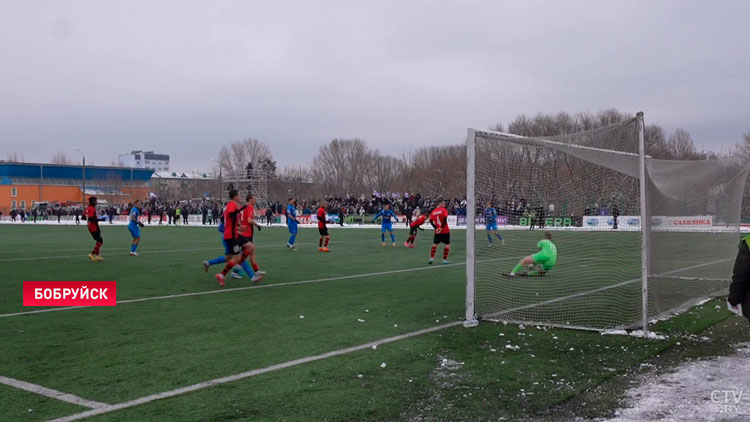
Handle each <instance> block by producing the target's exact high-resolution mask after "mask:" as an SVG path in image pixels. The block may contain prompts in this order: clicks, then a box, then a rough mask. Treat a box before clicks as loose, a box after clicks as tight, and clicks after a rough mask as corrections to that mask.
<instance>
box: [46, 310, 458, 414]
mask: <svg viewBox="0 0 750 422" xmlns="http://www.w3.org/2000/svg"><path fill="white" fill-rule="evenodd" d="M462 323H463V322H462V321H456V322H451V323H450V324H443V325H438V326H435V327H429V328H424V329H421V330H417V331H412V332H409V333H405V334H401V335H398V336H394V337H388V338H384V339H380V340H375V341H371V342H369V343H364V344H360V345H359V346H353V347H347V348H345V349H339V350H334V351H331V352H326V353H322V354H319V355H315V356H308V357H304V358H300V359H295V360H290V361H288V362H283V363H278V364H276V365H271V366H267V367H265V368H258V369H253V370H251V371H246V372H241V373H239V374H235V375H230V376H227V377H222V378H216V379H212V380H210V381H204V382H200V383H198V384H193V385H189V386H187V387H182V388H177V389H175V390H171V391H164V392H161V393H156V394H152V395H150V396H145V397H141V398H138V399H135V400H131V401H127V402H123V403H118V404H113V405H109V406H106V407H101V408H96V409H93V410H88V411H86V412H81V413H77V414H75V415H70V416H64V417H62V418H57V419H53V420H51V421H50V422H72V421H76V420H79V419H83V418H87V417H90V416H96V415H102V414H104V413H111V412H114V411H117V410H122V409H127V408H129V407H133V406H138V405H141V404H145V403H150V402H152V401H156V400H161V399H165V398H169V397H174V396H179V395H182V394H185V393H190V392H193V391H197V390H202V389H204V388H208V387H213V386H215V385H220V384H226V383H228V382H232V381H237V380H241V379H244V378H249V377H253V376H256V375H261V374H266V373H268V372H273V371H278V370H280V369H286V368H289V367H292V366H297V365H302V364H305V363H309V362H315V361H318V360H323V359H328V358H331V357H335V356H341V355H345V354H349V353H352V352H357V351H360V350H367V349H370V348H372V347H373V346H379V345H382V344H387V343H393V342H396V341H399V340H404V339H407V338H410V337H415V336H420V335H423V334H428V333H432V332H435V331H439V330H443V329H446V328H451V327H455V326H458V325H461V324H462Z"/></svg>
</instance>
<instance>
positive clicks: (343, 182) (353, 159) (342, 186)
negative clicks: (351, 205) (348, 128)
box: [311, 138, 371, 195]
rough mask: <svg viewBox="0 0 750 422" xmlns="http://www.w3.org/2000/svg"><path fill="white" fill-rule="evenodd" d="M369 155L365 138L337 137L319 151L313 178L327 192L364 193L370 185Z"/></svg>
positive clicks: (334, 193)
mask: <svg viewBox="0 0 750 422" xmlns="http://www.w3.org/2000/svg"><path fill="white" fill-rule="evenodd" d="M370 158H371V154H370V152H369V150H368V149H367V143H366V142H365V141H364V140H362V139H359V138H355V139H334V140H332V141H331V142H330V143H328V144H327V145H323V146H322V147H320V149H319V150H318V154H317V155H316V156H315V159H314V161H313V164H312V168H311V170H312V177H313V180H314V181H315V182H317V183H319V184H320V188H321V189H322V190H323V191H322V192H321V193H323V194H326V195H337V194H344V195H345V194H348V193H360V192H363V191H364V190H365V189H367V188H369V187H368V186H365V178H366V177H367V173H368V171H369V169H370V162H369V160H370Z"/></svg>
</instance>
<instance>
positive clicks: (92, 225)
mask: <svg viewBox="0 0 750 422" xmlns="http://www.w3.org/2000/svg"><path fill="white" fill-rule="evenodd" d="M83 215H84V216H85V217H86V221H88V224H87V225H86V226H87V227H88V229H89V233H91V237H93V238H94V240H96V245H94V250H92V251H91V253H90V254H89V259H90V260H92V261H93V262H96V261H102V260H104V258H102V257H101V256H99V250H100V249H101V247H102V243H104V239H102V231H101V229H99V221H101V220H104V218H101V219H100V218H99V216H98V215H97V214H96V197H95V196H90V197H89V205H88V206H87V207H86V210H85V211H84V212H83Z"/></svg>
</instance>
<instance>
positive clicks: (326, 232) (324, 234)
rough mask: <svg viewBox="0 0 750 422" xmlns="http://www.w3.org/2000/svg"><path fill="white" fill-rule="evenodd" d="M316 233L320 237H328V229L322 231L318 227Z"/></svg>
mask: <svg viewBox="0 0 750 422" xmlns="http://www.w3.org/2000/svg"><path fill="white" fill-rule="evenodd" d="M318 233H320V235H321V236H328V227H323V228H322V229H321V228H320V227H318Z"/></svg>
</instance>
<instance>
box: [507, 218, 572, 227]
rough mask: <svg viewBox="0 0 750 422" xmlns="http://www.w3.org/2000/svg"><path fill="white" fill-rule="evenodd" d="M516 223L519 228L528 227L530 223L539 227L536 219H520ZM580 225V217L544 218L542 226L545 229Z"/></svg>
mask: <svg viewBox="0 0 750 422" xmlns="http://www.w3.org/2000/svg"><path fill="white" fill-rule="evenodd" d="M518 221H519V225H521V226H530V225H531V223H532V221H533V222H534V224H535V225H539V219H538V218H534V219H531V218H528V217H521V218H520V219H519V220H518ZM581 224H582V220H581V217H546V218H545V219H544V226H547V227H581Z"/></svg>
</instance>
